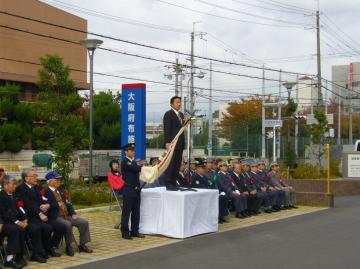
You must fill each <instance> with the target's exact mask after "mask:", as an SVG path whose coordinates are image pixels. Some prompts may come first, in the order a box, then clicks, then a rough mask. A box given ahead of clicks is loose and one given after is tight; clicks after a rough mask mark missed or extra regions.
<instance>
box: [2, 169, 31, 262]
mask: <svg viewBox="0 0 360 269" xmlns="http://www.w3.org/2000/svg"><path fill="white" fill-rule="evenodd" d="M15 188H16V180H15V179H13V178H10V177H9V176H4V178H3V190H2V191H1V192H0V216H1V219H2V224H3V227H2V235H3V236H6V237H7V239H8V240H7V241H8V243H7V256H6V260H5V267H10V268H22V267H24V266H26V265H27V263H26V261H25V260H24V258H23V255H24V252H25V229H26V228H27V226H28V222H27V220H26V214H25V211H24V212H22V211H21V209H20V208H19V206H21V204H19V202H20V201H19V199H16V198H15V197H14V191H15Z"/></svg>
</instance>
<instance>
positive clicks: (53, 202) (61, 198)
mask: <svg viewBox="0 0 360 269" xmlns="http://www.w3.org/2000/svg"><path fill="white" fill-rule="evenodd" d="M45 179H46V182H47V184H48V188H47V189H46V191H45V195H46V198H47V199H48V202H49V204H50V209H49V210H48V211H47V216H48V217H49V219H50V220H56V221H58V222H60V223H62V224H64V225H65V227H66V232H65V243H66V254H67V255H68V256H74V250H73V248H72V246H71V243H72V242H73V241H74V235H73V233H72V227H73V226H75V227H77V228H78V230H79V233H80V244H79V251H80V252H87V253H92V252H93V251H92V250H91V249H90V248H89V247H87V246H86V243H88V242H90V230H89V223H88V221H87V220H86V219H83V218H79V217H78V216H77V214H76V212H75V210H74V208H73V206H72V204H71V203H70V201H69V200H68V199H67V197H66V196H65V193H64V191H63V190H62V189H61V188H60V185H61V179H62V177H61V176H60V175H58V174H57V173H56V172H55V171H50V172H48V173H47V174H46V176H45Z"/></svg>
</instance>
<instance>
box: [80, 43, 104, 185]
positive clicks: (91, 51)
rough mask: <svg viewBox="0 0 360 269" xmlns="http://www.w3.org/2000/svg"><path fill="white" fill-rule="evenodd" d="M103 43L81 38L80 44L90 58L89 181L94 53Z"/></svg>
mask: <svg viewBox="0 0 360 269" xmlns="http://www.w3.org/2000/svg"><path fill="white" fill-rule="evenodd" d="M102 43H103V41H102V40H100V39H83V40H80V44H81V45H83V46H84V47H86V49H87V51H88V53H89V59H90V100H89V140H90V141H89V183H90V185H91V184H92V180H93V95H94V70H93V68H94V53H95V50H96V48H97V47H99V46H100V45H101V44H102Z"/></svg>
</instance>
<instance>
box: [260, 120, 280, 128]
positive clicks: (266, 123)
mask: <svg viewBox="0 0 360 269" xmlns="http://www.w3.org/2000/svg"><path fill="white" fill-rule="evenodd" d="M264 126H265V127H282V120H265V121H264Z"/></svg>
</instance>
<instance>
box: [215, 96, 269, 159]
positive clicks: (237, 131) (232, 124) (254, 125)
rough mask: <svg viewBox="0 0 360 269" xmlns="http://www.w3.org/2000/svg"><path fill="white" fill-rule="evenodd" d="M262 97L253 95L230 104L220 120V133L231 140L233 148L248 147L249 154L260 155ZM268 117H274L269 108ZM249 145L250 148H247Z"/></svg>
mask: <svg viewBox="0 0 360 269" xmlns="http://www.w3.org/2000/svg"><path fill="white" fill-rule="evenodd" d="M261 108H262V99H261V98H258V97H252V98H250V99H241V100H240V101H239V102H237V103H231V104H229V107H228V109H227V113H226V114H225V115H223V120H222V121H221V122H220V127H221V131H220V133H219V135H220V136H221V137H223V138H226V139H227V140H228V141H230V144H231V147H232V148H233V149H248V153H249V154H256V155H259V153H260V152H261V148H260V144H259V141H261V140H260V138H261ZM266 113H267V114H266V117H267V118H270V117H272V115H271V111H270V110H267V112H266ZM247 146H248V148H247Z"/></svg>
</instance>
